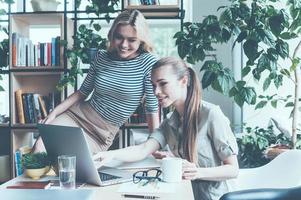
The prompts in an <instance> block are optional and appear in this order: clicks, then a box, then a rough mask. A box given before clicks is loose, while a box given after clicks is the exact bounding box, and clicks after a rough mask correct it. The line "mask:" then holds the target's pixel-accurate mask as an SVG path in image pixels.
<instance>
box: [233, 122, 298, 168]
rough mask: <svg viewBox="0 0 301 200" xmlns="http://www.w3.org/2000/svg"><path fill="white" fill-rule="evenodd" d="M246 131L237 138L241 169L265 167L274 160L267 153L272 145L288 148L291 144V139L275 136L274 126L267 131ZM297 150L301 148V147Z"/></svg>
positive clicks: (258, 128)
mask: <svg viewBox="0 0 301 200" xmlns="http://www.w3.org/2000/svg"><path fill="white" fill-rule="evenodd" d="M244 130H245V131H244V134H241V135H239V136H237V144H238V147H239V152H238V161H239V166H240V168H253V167H259V166H262V165H265V164H266V163H268V162H269V161H270V160H271V158H272V157H271V155H267V153H266V152H267V150H268V149H269V148H270V146H271V145H273V144H277V145H278V144H281V145H283V146H286V145H287V144H289V143H290V138H288V137H286V136H285V135H284V134H283V133H281V134H278V135H275V133H274V129H273V126H272V125H271V126H269V127H268V128H267V129H265V128H260V127H255V128H251V127H245V128H244ZM299 141H300V139H299ZM297 148H300V146H298V147H297Z"/></svg>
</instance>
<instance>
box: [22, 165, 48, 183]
mask: <svg viewBox="0 0 301 200" xmlns="http://www.w3.org/2000/svg"><path fill="white" fill-rule="evenodd" d="M46 171H47V172H48V171H49V168H48V169H46V167H43V168H39V169H25V173H26V175H27V176H28V177H30V178H32V179H34V180H37V179H40V178H41V176H43V175H45V174H46V173H47V172H46Z"/></svg>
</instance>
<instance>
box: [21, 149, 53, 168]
mask: <svg viewBox="0 0 301 200" xmlns="http://www.w3.org/2000/svg"><path fill="white" fill-rule="evenodd" d="M22 164H23V167H24V168H26V169H39V168H43V167H46V166H49V165H50V161H49V159H48V157H47V154H46V153H45V152H38V153H28V154H25V155H23V157H22Z"/></svg>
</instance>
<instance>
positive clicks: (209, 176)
mask: <svg viewBox="0 0 301 200" xmlns="http://www.w3.org/2000/svg"><path fill="white" fill-rule="evenodd" d="M198 174H199V175H198V179H201V180H208V181H223V180H227V179H231V178H236V177H237V175H238V169H237V168H236V167H234V166H232V165H228V164H227V165H222V166H219V167H211V168H198Z"/></svg>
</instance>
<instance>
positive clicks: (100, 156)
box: [92, 151, 114, 168]
mask: <svg viewBox="0 0 301 200" xmlns="http://www.w3.org/2000/svg"><path fill="white" fill-rule="evenodd" d="M92 158H93V160H94V161H96V162H97V163H96V165H97V168H99V167H101V166H103V165H105V164H106V163H109V162H110V161H112V160H113V159H114V156H113V155H112V154H111V152H109V151H101V152H98V153H96V154H94V155H93V157H92ZM99 160H100V162H98V161H99Z"/></svg>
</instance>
